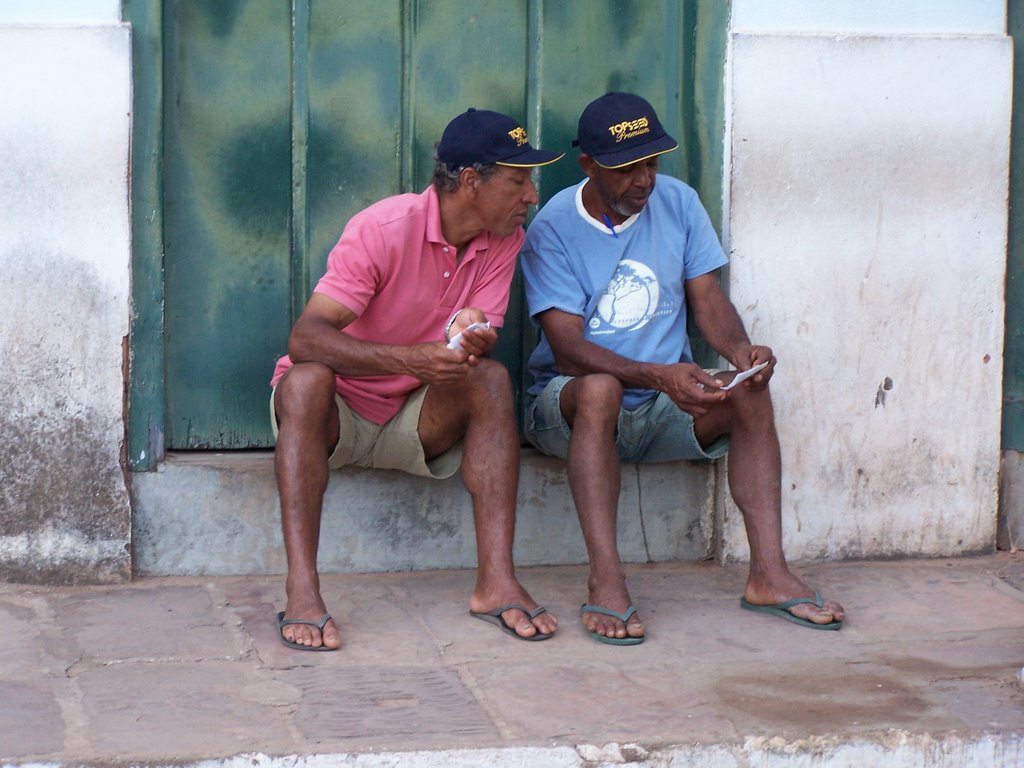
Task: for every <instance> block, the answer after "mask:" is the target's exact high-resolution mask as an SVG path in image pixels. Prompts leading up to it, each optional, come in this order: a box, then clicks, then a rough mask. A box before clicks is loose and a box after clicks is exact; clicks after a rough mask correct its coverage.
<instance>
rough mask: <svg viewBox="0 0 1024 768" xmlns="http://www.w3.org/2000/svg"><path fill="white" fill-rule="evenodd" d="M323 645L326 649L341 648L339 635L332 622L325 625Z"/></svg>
mask: <svg viewBox="0 0 1024 768" xmlns="http://www.w3.org/2000/svg"><path fill="white" fill-rule="evenodd" d="M323 644H324V645H325V646H327V647H328V648H340V647H341V633H340V632H339V631H338V628H337V626H335V624H334V621H333V620H331V621H329V622H327V625H326V626H325V627H324V633H323Z"/></svg>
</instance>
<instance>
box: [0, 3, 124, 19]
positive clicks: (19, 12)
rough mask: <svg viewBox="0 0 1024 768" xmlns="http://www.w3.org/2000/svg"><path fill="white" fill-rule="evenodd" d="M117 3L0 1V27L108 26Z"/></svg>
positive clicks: (118, 9)
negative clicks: (15, 25)
mask: <svg viewBox="0 0 1024 768" xmlns="http://www.w3.org/2000/svg"><path fill="white" fill-rule="evenodd" d="M120 14H121V0H32V1H31V2H26V1H25V0H0V24H61V25H80V24H109V23H111V22H116V21H119V20H120V19H121V15H120Z"/></svg>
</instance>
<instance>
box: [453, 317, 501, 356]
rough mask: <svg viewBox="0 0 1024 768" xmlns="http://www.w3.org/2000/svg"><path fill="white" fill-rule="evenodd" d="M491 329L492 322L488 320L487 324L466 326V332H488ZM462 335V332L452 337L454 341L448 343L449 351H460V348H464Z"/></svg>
mask: <svg viewBox="0 0 1024 768" xmlns="http://www.w3.org/2000/svg"><path fill="white" fill-rule="evenodd" d="M490 327H491V321H490V320H488V321H487V322H486V323H470V324H469V325H467V326H466V330H467V331H475V330H478V329H479V330H483V331H486V330H487V329H488V328H490ZM462 333H463V332H462V331H459V332H458V333H456V334H455V335H454V336H452V340H451V341H449V342H448V349H458V348H459V347H461V346H462Z"/></svg>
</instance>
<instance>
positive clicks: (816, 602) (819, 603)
mask: <svg viewBox="0 0 1024 768" xmlns="http://www.w3.org/2000/svg"><path fill="white" fill-rule="evenodd" d="M794 605H813V606H816V607H818V608H824V607H825V601H824V600H822V599H821V594H819V593H818V592H815V593H814V599H813V600H811V598H809V597H796V598H793V599H792V600H787V601H786V602H784V603H779V604H778V605H777V606H775V607H776V608H780V609H781V610H783V611H788V610H789V609H790V608H792V607H793V606H794Z"/></svg>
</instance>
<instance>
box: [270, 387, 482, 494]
mask: <svg viewBox="0 0 1024 768" xmlns="http://www.w3.org/2000/svg"><path fill="white" fill-rule="evenodd" d="M276 391H277V388H276V387H275V388H274V392H271V393H270V424H271V426H272V427H273V430H274V439H275V440H276V439H277V431H278V430H277V412H276V411H275V409H274V393H275V392H276ZM426 394H427V387H425V386H424V387H420V388H419V389H417V390H416V391H414V392H413V393H412V394H411V395H409V397H408V399H407V400H406V401H405V404H404V405H402V408H401V410H400V411H399V412H398V413H396V414H395V415H394V416H393V417H392V418H391V420H390V421H387V422H385V423H384V424H375V423H374V422H372V421H370V420H369V419H367V418H364V417H363V416H360V415H359V414H358V413H356V412H355V411H353V410H352V409H351V408H349V406H348V404H347V403H346V402H345V401H344V400H342V399H341V396H340V395H339V394H338V393H337V392H335V394H334V402H335V405H337V407H338V424H339V426H340V430H339V434H338V443H337V445H335V446H334V451H333V453H331V457H330V459H328V466H329V467H330V468H331V469H340V468H341V467H369V468H371V469H400V470H401V471H403V472H408V473H409V474H410V475H419V476H420V477H433V478H435V479H437V480H443V479H444V478H447V477H451V476H452V475H454V474H455V473H456V472H457V471H458V469H459V465H461V464H462V440H459V442H457V443H456V444H455V445H454V446H452V447H451V448H450V449H448V451H446V452H445V453H442V454H441V455H440V456H438V457H436V458H434V459H431V460H430V461H427V460H426V458H425V457H424V455H423V444H422V443H421V442H420V436H419V432H418V427H419V423H420V410H421V409H422V408H423V398H424V397H425V396H426Z"/></svg>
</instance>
